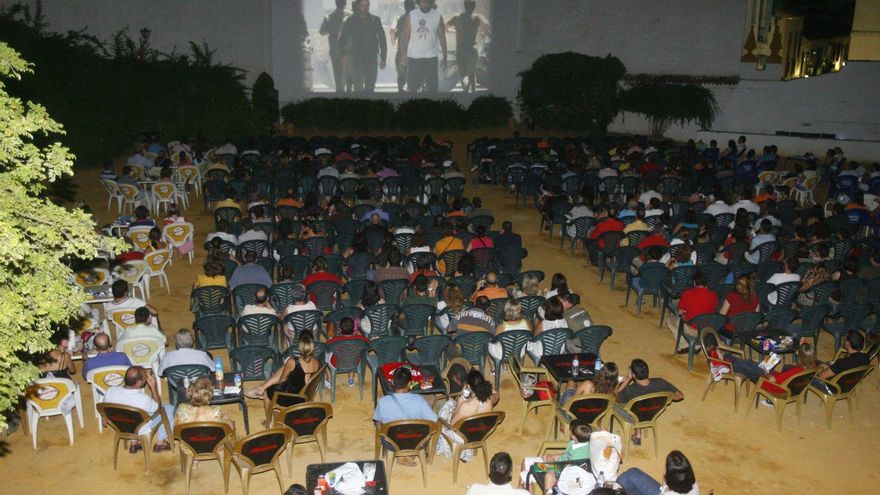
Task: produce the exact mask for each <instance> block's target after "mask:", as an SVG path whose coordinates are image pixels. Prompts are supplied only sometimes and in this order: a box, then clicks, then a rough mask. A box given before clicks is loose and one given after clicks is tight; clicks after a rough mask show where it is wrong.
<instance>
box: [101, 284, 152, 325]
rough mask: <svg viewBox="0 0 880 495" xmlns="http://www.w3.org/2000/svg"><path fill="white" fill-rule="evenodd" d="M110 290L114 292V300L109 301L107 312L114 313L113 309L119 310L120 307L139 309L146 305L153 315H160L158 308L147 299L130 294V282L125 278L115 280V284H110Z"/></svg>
mask: <svg viewBox="0 0 880 495" xmlns="http://www.w3.org/2000/svg"><path fill="white" fill-rule="evenodd" d="M110 291H111V292H112V293H113V300H112V301H110V302H108V303H107V313H112V312H113V311H118V310H120V309H138V308H144V307H145V308H147V310H148V311H149V312H150V314H151V315H153V316H158V315H159V312H158V311H156V308H154V307H152V306H150V305H149V304H147V302H146V301H144V300H143V299H139V298H137V297H134V296H132V295H130V292H129V286H128V282H126V281H125V280H123V279H119V280H117V281H115V282H113V285H111V286H110Z"/></svg>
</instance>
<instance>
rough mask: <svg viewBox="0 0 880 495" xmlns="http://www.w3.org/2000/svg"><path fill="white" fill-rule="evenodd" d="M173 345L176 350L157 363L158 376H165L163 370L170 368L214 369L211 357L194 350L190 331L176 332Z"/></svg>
mask: <svg viewBox="0 0 880 495" xmlns="http://www.w3.org/2000/svg"><path fill="white" fill-rule="evenodd" d="M174 345H175V346H176V347H177V350H176V351H171V352H169V353H168V354H165V357H164V358H162V362H161V363H159V376H165V370H167V369H168V368H170V367H172V366H182V365H191V364H200V365H202V366H206V367H207V368H208V369H209V370H213V369H214V361H212V360H211V356H208V353H207V352H205V351H201V350H199V349H194V347H195V337H194V336H193V333H192V330H187V329H186V328H183V329H181V330H180V331H179V332H177V335H176V336H175V337H174Z"/></svg>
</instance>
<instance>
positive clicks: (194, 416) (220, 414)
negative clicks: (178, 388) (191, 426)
mask: <svg viewBox="0 0 880 495" xmlns="http://www.w3.org/2000/svg"><path fill="white" fill-rule="evenodd" d="M213 396H214V385H213V384H212V383H211V379H210V378H207V377H204V376H203V377H201V378H199V379H198V380H196V381H194V382H193V383H192V384H190V386H189V388H187V389H186V398H187V401H188V402H187V403H185V404H181V405H179V406H178V407H177V413H176V414H175V415H174V424H176V425H180V424H184V423H196V422H199V421H215V422H219V423H226V424H228V425H229V427H230V428H232V429H233V430H234V429H235V423H234V422H233V421H232V419H231V418H230V417H229V416H228V415H227V414H226V413H225V412H224V411H223V410H222V409H220V408H219V407H217V406H212V405H211V398H212V397H213Z"/></svg>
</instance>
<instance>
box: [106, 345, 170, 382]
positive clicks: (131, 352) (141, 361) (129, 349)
mask: <svg viewBox="0 0 880 495" xmlns="http://www.w3.org/2000/svg"><path fill="white" fill-rule="evenodd" d="M116 350H117V351H118V352H123V353H125V355H126V356H128V360H129V361H131V364H132V365H133V366H142V367H145V368H152V369H153V373H155V374H156V376H159V373H158V370H159V361H160V360H161V359H162V357H164V356H165V345H164V342H160V341H159V340H157V339H154V338H150V337H142V338H136V339H123V340H121V341H119V340H117V341H116ZM161 384H162V382H161V381H159V380H156V388H157V389H158V390H159V392H160V393H161V391H162V385H161Z"/></svg>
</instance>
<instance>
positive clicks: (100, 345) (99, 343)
mask: <svg viewBox="0 0 880 495" xmlns="http://www.w3.org/2000/svg"><path fill="white" fill-rule="evenodd" d="M93 343H94V345H95V349H97V350H98V351H101V352H105V351H109V350H110V347H111V342H110V336H109V335H107V334H106V333H99V334H98V335H95V339H94V340H93Z"/></svg>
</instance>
